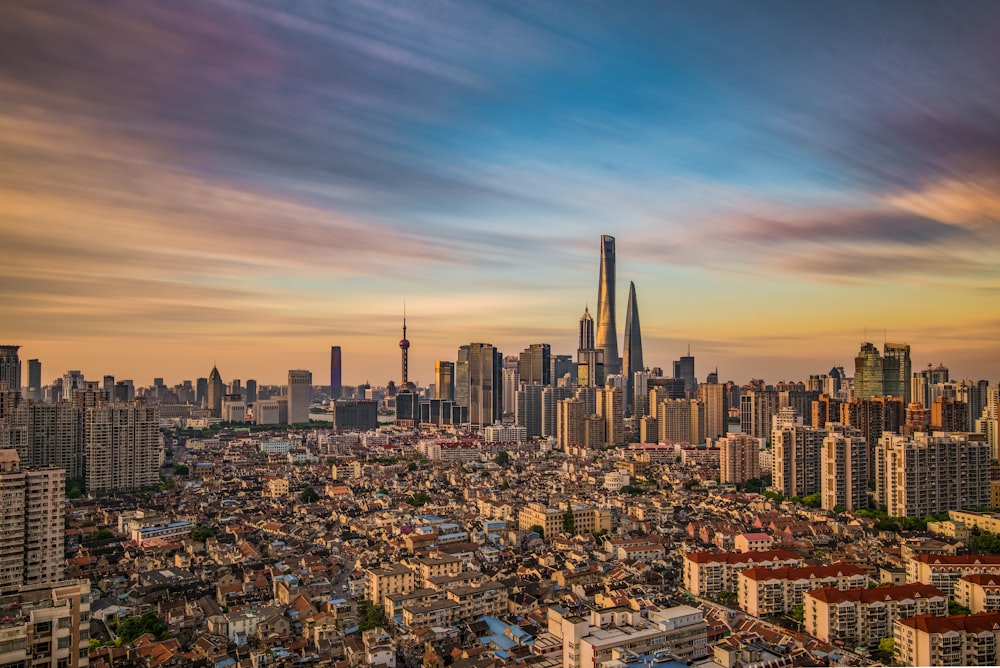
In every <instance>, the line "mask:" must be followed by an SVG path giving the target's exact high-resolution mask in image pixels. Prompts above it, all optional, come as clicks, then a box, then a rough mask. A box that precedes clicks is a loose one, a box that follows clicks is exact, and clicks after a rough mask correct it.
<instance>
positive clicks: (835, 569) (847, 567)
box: [740, 564, 866, 580]
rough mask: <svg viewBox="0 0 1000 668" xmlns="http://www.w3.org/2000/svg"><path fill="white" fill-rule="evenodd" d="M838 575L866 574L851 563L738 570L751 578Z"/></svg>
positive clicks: (788, 578) (789, 578) (768, 578)
mask: <svg viewBox="0 0 1000 668" xmlns="http://www.w3.org/2000/svg"><path fill="white" fill-rule="evenodd" d="M838 575H843V576H846V577H849V576H852V575H866V573H865V571H864V569H863V568H859V567H858V566H854V565H851V564H830V565H829V566H802V567H798V568H796V567H788V566H786V567H783V568H763V567H761V566H758V567H756V568H748V569H747V570H745V571H741V572H740V577H747V578H749V579H751V580H774V579H778V580H800V579H804V578H809V579H813V578H830V577H835V576H838Z"/></svg>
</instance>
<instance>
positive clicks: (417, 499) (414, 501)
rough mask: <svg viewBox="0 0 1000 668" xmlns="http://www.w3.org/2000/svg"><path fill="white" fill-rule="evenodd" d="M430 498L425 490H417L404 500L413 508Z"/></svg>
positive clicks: (423, 503)
mask: <svg viewBox="0 0 1000 668" xmlns="http://www.w3.org/2000/svg"><path fill="white" fill-rule="evenodd" d="M430 500H431V497H429V496H427V493H426V492H417V493H416V494H414V495H413V496H411V497H410V498H408V499H407V500H406V502H407V503H408V504H410V505H411V506H413V507H414V508H419V507H420V506H423V505H426V503H427V502H428V501H430Z"/></svg>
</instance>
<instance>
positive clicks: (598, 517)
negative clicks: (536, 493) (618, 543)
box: [517, 503, 611, 537]
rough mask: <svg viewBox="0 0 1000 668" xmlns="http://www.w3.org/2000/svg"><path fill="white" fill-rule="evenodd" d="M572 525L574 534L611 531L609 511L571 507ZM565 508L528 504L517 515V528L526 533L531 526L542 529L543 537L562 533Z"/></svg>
mask: <svg viewBox="0 0 1000 668" xmlns="http://www.w3.org/2000/svg"><path fill="white" fill-rule="evenodd" d="M571 507H572V508H573V525H574V527H575V528H576V533H578V534H583V533H593V532H596V531H610V530H611V511H610V510H609V509H607V508H593V507H589V506H586V507H585V506H580V507H576V506H572V505H571ZM565 513H566V509H565V508H549V507H548V506H546V505H545V504H544V503H530V504H528V507H527V508H523V509H522V510H521V511H520V512H519V513H518V515H517V526H518V528H519V529H520V530H521V531H527V530H529V529H530V528H531V527H533V526H540V527H544V529H545V535H546V536H548V537H551V536H556V535H558V534H560V533H562V531H563V518H564V516H565Z"/></svg>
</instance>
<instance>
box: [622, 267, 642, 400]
mask: <svg viewBox="0 0 1000 668" xmlns="http://www.w3.org/2000/svg"><path fill="white" fill-rule="evenodd" d="M644 368H645V367H644V366H643V362H642V332H641V331H640V330H639V304H638V302H637V301H636V299H635V283H634V282H632V281H629V284H628V304H627V306H626V307H625V340H624V342H623V344H622V373H623V374H625V405H626V409H627V410H629V411H632V410H634V408H635V396H634V395H635V372H636V371H642V370H643V369H644Z"/></svg>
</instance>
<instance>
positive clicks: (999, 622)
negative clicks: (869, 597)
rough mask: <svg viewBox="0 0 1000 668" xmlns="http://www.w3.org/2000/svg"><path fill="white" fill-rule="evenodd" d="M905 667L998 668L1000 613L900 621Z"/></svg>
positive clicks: (899, 656)
mask: <svg viewBox="0 0 1000 668" xmlns="http://www.w3.org/2000/svg"><path fill="white" fill-rule="evenodd" d="M893 635H894V640H895V642H896V657H895V658H896V661H895V663H896V664H897V665H901V666H996V665H998V660H1000V655H998V654H997V647H998V646H1000V613H998V612H987V613H984V614H981V615H951V616H947V617H934V616H932V615H919V616H917V617H911V618H910V619H900V620H897V621H896V624H895V626H894V634H893Z"/></svg>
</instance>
